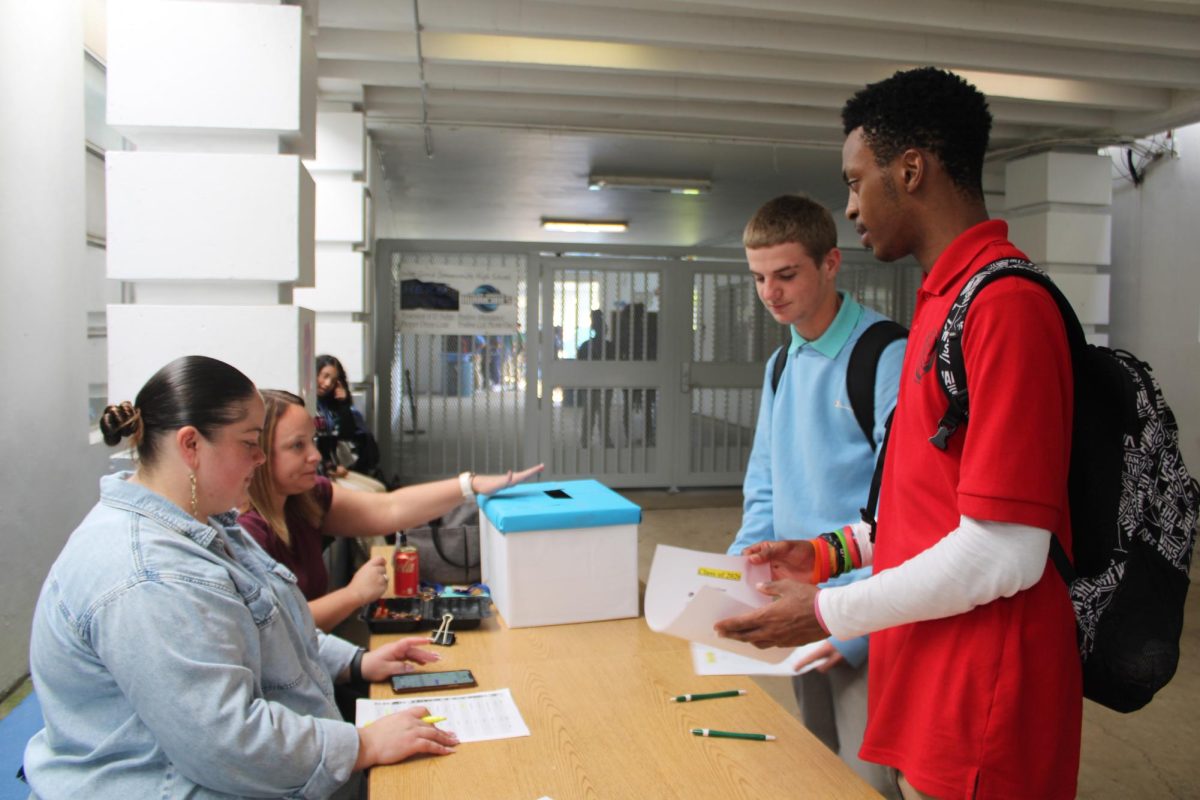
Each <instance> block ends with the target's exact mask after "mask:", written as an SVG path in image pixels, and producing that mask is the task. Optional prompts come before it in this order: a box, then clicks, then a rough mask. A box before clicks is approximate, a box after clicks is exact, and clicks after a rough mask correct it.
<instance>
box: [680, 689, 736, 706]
mask: <svg viewBox="0 0 1200 800" xmlns="http://www.w3.org/2000/svg"><path fill="white" fill-rule="evenodd" d="M745 693H746V690H745V689H730V690H729V691H727V692H708V693H707V694H681V695H679V696H677V697H672V698H671V702H672V703H690V702H692V701H693V700H715V699H716V698H718V697H738V696H740V695H743V694H745Z"/></svg>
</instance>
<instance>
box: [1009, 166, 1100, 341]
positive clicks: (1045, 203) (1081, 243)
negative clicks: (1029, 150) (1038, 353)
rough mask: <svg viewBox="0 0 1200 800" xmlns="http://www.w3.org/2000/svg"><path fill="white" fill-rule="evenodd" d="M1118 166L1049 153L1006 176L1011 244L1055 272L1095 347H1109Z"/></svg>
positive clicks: (1054, 274) (1056, 280) (1011, 171)
mask: <svg viewBox="0 0 1200 800" xmlns="http://www.w3.org/2000/svg"><path fill="white" fill-rule="evenodd" d="M1111 171H1112V166H1111V162H1110V161H1109V159H1108V158H1107V157H1105V156H1100V155H1096V154H1094V153H1071V152H1044V153H1035V154H1034V155H1030V156H1026V157H1024V158H1019V159H1016V160H1013V161H1010V162H1009V163H1008V164H1007V165H1006V170H1005V212H1004V216H1005V218H1006V219H1007V220H1008V227H1009V238H1010V239H1011V240H1012V241H1013V243H1014V244H1016V245H1017V246H1018V247H1020V248H1021V249H1022V250H1024V251H1025V253H1026V254H1027V255H1028V256H1029V257H1030V258H1031V259H1033V260H1034V261H1035V262H1036V263H1037V264H1039V265H1040V266H1041V267H1042V268H1044V269H1045V270H1046V271H1047V272H1049V273H1050V275H1051V277H1053V278H1054V282H1055V283H1056V284H1058V287H1059V288H1060V289H1061V290H1062V292H1063V294H1065V295H1066V296H1067V299H1068V300H1070V301H1071V305H1072V306H1073V307H1074V308H1075V313H1076V314H1077V315H1078V316H1079V321H1080V322H1081V323H1082V324H1083V326H1084V330H1085V331H1087V333H1088V339H1089V341H1092V342H1094V343H1096V344H1108V322H1109V274H1108V267H1109V265H1110V264H1111V263H1112V177H1111Z"/></svg>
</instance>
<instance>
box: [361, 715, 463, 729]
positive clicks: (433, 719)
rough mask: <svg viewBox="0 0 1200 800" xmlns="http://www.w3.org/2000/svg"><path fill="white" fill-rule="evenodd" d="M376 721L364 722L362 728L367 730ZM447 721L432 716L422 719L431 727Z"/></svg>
mask: <svg viewBox="0 0 1200 800" xmlns="http://www.w3.org/2000/svg"><path fill="white" fill-rule="evenodd" d="M374 721H375V720H371V721H370V722H364V723H363V725H362V726H363V727H364V728H365V727H367V726H368V725H370V724H371V722H374ZM445 721H446V718H445V717H435V716H433V715H432V714H429V715H427V716H424V717H421V722H428V723H429V724H430V725H436V724H437V723H439V722H445Z"/></svg>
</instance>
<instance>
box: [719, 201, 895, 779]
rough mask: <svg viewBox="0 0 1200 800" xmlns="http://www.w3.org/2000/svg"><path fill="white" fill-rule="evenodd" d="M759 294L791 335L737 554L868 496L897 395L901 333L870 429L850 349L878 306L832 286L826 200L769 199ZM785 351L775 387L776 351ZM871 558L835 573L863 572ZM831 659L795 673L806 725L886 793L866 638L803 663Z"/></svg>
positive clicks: (766, 410) (767, 413)
mask: <svg viewBox="0 0 1200 800" xmlns="http://www.w3.org/2000/svg"><path fill="white" fill-rule="evenodd" d="M742 243H743V245H744V246H745V248H746V259H747V260H748V261H749V263H750V272H751V273H753V274H754V281H755V285H756V287H757V289H758V296H759V299H761V300H762V302H763V305H765V306H766V307H767V310H768V311H769V312H770V313H771V316H773V317H774V318H775V320H776V321H777V322H779V323H781V324H784V325H787V326H788V327H789V328H790V329H791V334H792V341H791V344H790V345H788V346H787V347H786V348H785V349H781V350H780V351H779V352H778V353H777V354H776V355H775V357H773V358H771V359H770V360H769V361H768V363H767V367H766V375H765V377H764V380H763V393H762V405H761V407H760V409H759V412H758V424H757V428H756V430H755V434H754V447H753V450H752V451H751V454H750V463H749V465H748V467H747V469H746V479H745V483H744V486H743V493H744V495H745V505H744V512H743V515H742V527H741V529H740V530H739V531H738V533H737V536H736V537H735V538H734V540H733V544H732V545H730V547H729V552H730V553H731V554H740V553H741V552H742V550H743V549H745V548H746V547H749V546H750V545H752V544H754V543H756V542H761V541H767V540H771V539H799V538H811V537H812V536H814V535H816V534H817V533H820V532H821V531H830V530H835V529H837V528H839V527H841V526H842V525H844V524H845V522H846V520H849V519H855V518H857V517H858V514H859V509H860V508H862V507H863V506H864V505H866V500H867V494H868V492H869V489H870V486H871V475H872V473H873V472H874V469H875V453H876V450H877V449H878V446H879V444H880V443H881V442H882V441H883V433H884V426H885V424H886V422H887V419H888V416H889V415H890V414H891V412H892V409H893V408H894V407H895V405H896V391H897V389H898V387H899V383H900V365H901V362H902V360H903V358H904V341H903V340H899V341H895V342H893V343H892V344H890V345H888V346H887V347H886V348H885V349H884V350H883V352H882V354H881V355H880V357H879V362H878V365H877V367H876V372H875V394H874V398H875V409H874V422H875V424H874V430H873V431H872V436H871V439H868V438H867V436H866V435H865V434H864V430H863V427H862V426H860V424H859V422H858V421H857V419H856V417H855V413H854V409H853V408H852V406H851V403H850V398H849V394H848V392H847V389H846V372H847V367H848V365H849V363H850V355H851V353H852V352H853V350H854V347H855V344H856V343H857V342H858V340H859V338H860V337H861V336H862V335H863V333H864V332H865V331H866V330H867V329H868V328H869V327H871V326H872V325H873V324H875V323H876V322H879V321H881V320H883V319H885V318H884V317H883V316H882V315H881V314H879V313H878V312H875V311H873V310H871V309H869V308H864V307H863V306H861V305H859V304H858V303H857V302H856V301H855V300H854V298H853V297H850V296H849V295H847V294H845V293H842V292H838V291H837V289H836V286H835V280H836V278H837V273H838V270H839V268H840V267H841V261H842V256H841V252H840V251H839V250H838V249H837V227H836V226H835V225H834V222H833V217H832V216H831V215H830V213H829V211H828V210H827V209H825V208H824V207H823V206H821V205H820V204H819V203H816V202H815V201H813V200H810V199H809V198H807V197H801V196H796V195H784V196H782V197H777V198H775V199H774V200H771V201H770V202H768V203H767V204H766V205H764V206H763V207H762V208H760V209H759V210H758V211H757V212H756V213H755V215H754V216H753V217H752V218H751V220H750V222H749V223H748V224H747V225H746V229H745V231H744V233H743V236H742ZM776 358H786V359H787V364H786V366H785V367H784V368H783V372H782V375H780V378H779V382H778V388H776V389H774V390H773V389H772V383H773V373H774V371H775V359H776ZM867 574H870V568H867V569H864V570H859V571H857V572H852V573H850V574H848V575H844V576H842V577H840V578H838V579H835V581H831V584H832V583H844V582H848V581H853V580H858V579H859V578H862V577H865V576H866V575H867ZM818 658H825V659H827V660H826V661H825V664H824V665H822V666H821V667H819V668H818V670H817V671H813V672H809V673H806V674H804V675H800V676H797V677H796V678H795V692H796V700H797V702H798V703H799V704H800V709H801V713H802V715H803V719H804V724H805V725H806V726H807V727H808V728H809V730H811V731H812V732H813V734H814V735H816V736H817V737H818V738H819V739H821V741H823V742H824V743H825V744H826V745H827V746H828V747H829V748H830V749H832V750H833V751H834V752H836V753H838V754H839V755H840V756H841V758H842V759H843V760H844V761H845V762H846V763H847V764H848V765H849V766H850V767H851V768H852V769H854V770H855V772H857V773H858V774H859V775H860V776H861V777H863V778H864V779H865V780H866V781H867V782H868V783H870V784H871V785H872V786H874V787H875V788H876V789H877V790H878V791H880V792H882V793H883V794H884V795H885V796H893V795H894V792H895V789H894V786H895V784H894V782H893V781H891V780H890V779H889V778H888V776H887V774H886V771H885V768H883V767H880V766H878V765H876V764H870V763H867V762H864V761H861V760H860V759H859V758H858V749H859V746H860V745H861V744H862V737H863V731H864V729H865V727H866V717H867V687H866V677H867V675H866V673H867V669H866V658H867V640H866V637H865V636H864V637H861V638H859V639H853V640H850V641H840V640H837V639H832V638H831V639H829V640H827V641H826V642H824V643H823V644H822V646H821V648H820V652H818V653H816V654H814V656H813V657H812V658H811V659H806V660H805V661H803V662H801V663H800V664H797V665H796V667H797V668H799V667H801V666H804V665H805V664H807V663H809V661H811V660H816V659H818Z"/></svg>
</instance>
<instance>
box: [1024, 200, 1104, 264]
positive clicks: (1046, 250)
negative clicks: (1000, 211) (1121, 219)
mask: <svg viewBox="0 0 1200 800" xmlns="http://www.w3.org/2000/svg"><path fill="white" fill-rule="evenodd" d="M1008 233H1009V238H1010V239H1011V240H1012V241H1013V243H1014V244H1016V245H1017V247H1019V248H1021V249H1022V250H1024V251H1025V253H1026V254H1027V255H1028V256H1029V257H1030V258H1031V259H1033V260H1034V261H1036V262H1038V263H1040V264H1050V263H1055V264H1092V265H1099V264H1108V263H1110V262H1111V260H1112V247H1111V243H1112V218H1111V217H1110V216H1109V215H1108V214H1107V213H1096V212H1090V211H1067V210H1046V211H1038V212H1035V213H1032V214H1022V215H1019V216H1014V215H1013V213H1012V212H1011V211H1010V212H1009V216H1008Z"/></svg>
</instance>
